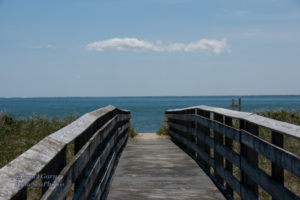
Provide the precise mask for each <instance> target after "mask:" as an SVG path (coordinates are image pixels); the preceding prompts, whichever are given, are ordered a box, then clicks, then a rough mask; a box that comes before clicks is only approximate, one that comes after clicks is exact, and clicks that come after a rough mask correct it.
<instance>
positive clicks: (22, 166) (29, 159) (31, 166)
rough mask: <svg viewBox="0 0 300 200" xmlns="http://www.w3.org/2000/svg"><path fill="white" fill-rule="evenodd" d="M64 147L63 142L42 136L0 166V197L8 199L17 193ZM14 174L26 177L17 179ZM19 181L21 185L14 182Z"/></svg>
mask: <svg viewBox="0 0 300 200" xmlns="http://www.w3.org/2000/svg"><path fill="white" fill-rule="evenodd" d="M64 147H65V144H64V143H61V142H59V141H57V140H53V139H52V138H44V139H43V140H41V141H40V142H39V143H37V144H36V145H34V146H33V147H32V148H30V149H28V150H27V151H25V152H24V153H23V154H21V155H20V156H19V157H17V158H16V159H14V160H13V161H11V162H10V163H9V164H7V165H5V166H4V167H2V168H1V169H0V185H1V190H0V199H1V200H2V199H10V198H12V197H13V196H14V195H15V194H17V193H18V191H19V190H21V189H22V188H23V187H25V186H26V185H28V184H29V183H30V182H31V181H32V180H33V176H34V175H36V174H38V173H39V172H41V171H42V170H43V169H44V167H45V166H46V165H47V163H50V162H51V160H52V159H53V158H54V157H55V156H56V155H57V154H59V152H60V151H62V150H63V148H64ZM46 152H47V153H46ZM16 176H20V177H24V176H27V177H26V178H23V179H22V180H20V181H17V180H16ZM19 182H21V184H22V185H23V186H20V187H19V186H17V185H16V184H17V183H19Z"/></svg>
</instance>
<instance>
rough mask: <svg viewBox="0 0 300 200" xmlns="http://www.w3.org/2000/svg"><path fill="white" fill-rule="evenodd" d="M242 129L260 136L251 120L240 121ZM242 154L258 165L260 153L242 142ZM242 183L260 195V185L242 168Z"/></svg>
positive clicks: (256, 194)
mask: <svg viewBox="0 0 300 200" xmlns="http://www.w3.org/2000/svg"><path fill="white" fill-rule="evenodd" d="M240 126H241V127H240V129H243V130H245V131H247V132H249V133H251V134H253V135H256V136H258V130H259V129H258V126H257V125H256V124H252V123H250V122H246V121H244V120H241V121H240ZM241 156H243V157H244V158H246V159H247V161H248V162H250V163H251V164H252V165H254V166H258V154H257V152H256V151H254V150H253V149H251V148H250V147H248V146H247V145H245V144H243V143H241ZM241 178H242V183H243V184H244V185H245V186H246V187H248V188H249V189H250V190H251V191H252V192H253V193H254V194H255V196H256V197H258V186H257V184H256V183H255V182H254V181H253V180H252V179H251V177H250V176H248V175H247V173H246V172H244V171H243V170H242V174H241Z"/></svg>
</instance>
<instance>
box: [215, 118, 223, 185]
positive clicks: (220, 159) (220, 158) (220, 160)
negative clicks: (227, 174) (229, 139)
mask: <svg viewBox="0 0 300 200" xmlns="http://www.w3.org/2000/svg"><path fill="white" fill-rule="evenodd" d="M214 120H216V121H218V122H220V123H223V121H224V119H223V115H220V114H217V113H214ZM213 134H214V143H215V146H217V145H219V146H223V143H224V138H223V135H222V134H221V133H219V132H218V131H216V130H213ZM214 160H215V162H216V163H218V164H220V165H222V166H223V163H224V161H223V156H222V155H221V154H219V153H218V151H217V150H216V148H215V147H214ZM215 177H216V179H217V181H218V182H219V183H220V184H221V185H224V180H223V178H222V177H221V176H220V175H219V174H218V172H217V171H216V172H215Z"/></svg>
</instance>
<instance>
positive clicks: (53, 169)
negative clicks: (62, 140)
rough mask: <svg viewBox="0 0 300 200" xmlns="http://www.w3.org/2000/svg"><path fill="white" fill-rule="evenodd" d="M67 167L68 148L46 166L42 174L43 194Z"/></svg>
mask: <svg viewBox="0 0 300 200" xmlns="http://www.w3.org/2000/svg"><path fill="white" fill-rule="evenodd" d="M65 166H66V147H65V148H64V149H63V150H62V151H61V152H60V153H59V154H58V155H56V157H55V158H54V159H53V160H52V161H51V162H50V163H49V164H48V165H47V166H46V168H45V169H44V170H43V172H42V184H43V186H42V193H43V194H44V193H45V192H46V191H47V190H48V188H49V187H50V186H51V184H52V182H53V181H54V180H55V178H56V176H57V175H58V174H59V173H60V171H61V170H62V169H63V168H64V167H65Z"/></svg>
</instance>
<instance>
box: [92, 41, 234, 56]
mask: <svg viewBox="0 0 300 200" xmlns="http://www.w3.org/2000/svg"><path fill="white" fill-rule="evenodd" d="M86 49H87V50H91V51H104V50H117V51H124V50H135V51H157V52H198V51H206V52H210V53H213V54H216V55H218V54H221V53H225V52H229V51H230V49H229V47H228V45H227V42H226V39H223V40H209V39H201V40H198V41H194V42H190V43H171V44H168V45H163V42H162V41H160V40H157V41H156V43H152V42H149V41H146V40H139V39H137V38H112V39H108V40H102V41H97V42H93V43H90V44H88V45H86Z"/></svg>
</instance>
